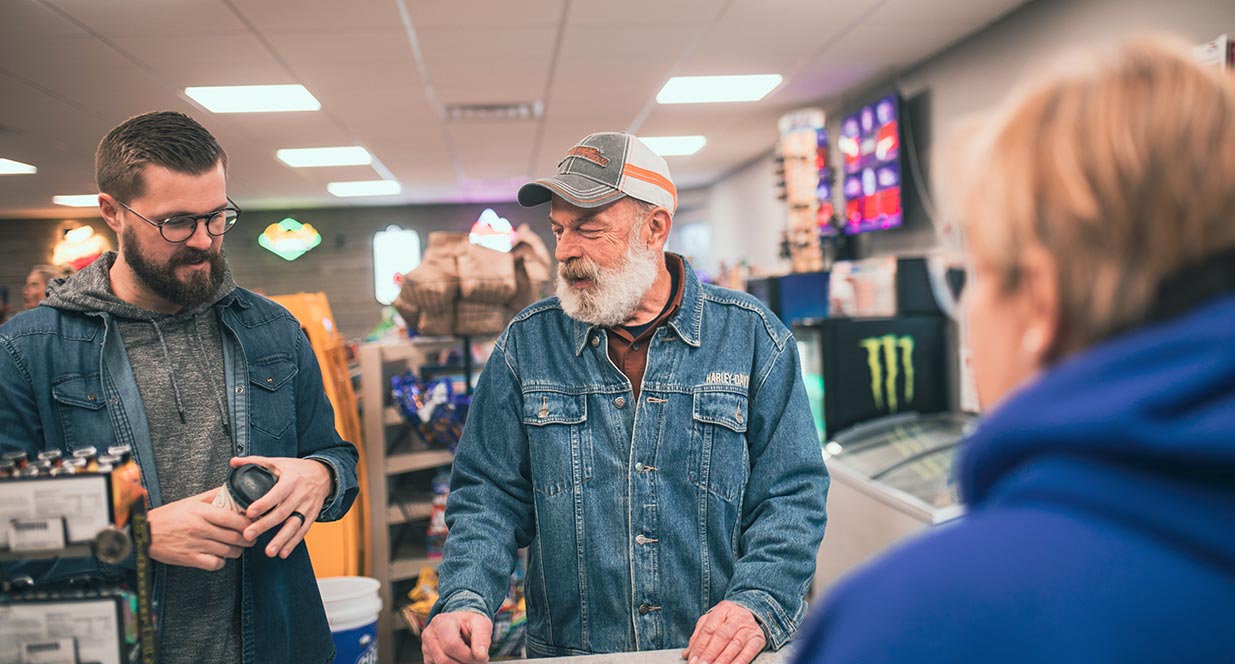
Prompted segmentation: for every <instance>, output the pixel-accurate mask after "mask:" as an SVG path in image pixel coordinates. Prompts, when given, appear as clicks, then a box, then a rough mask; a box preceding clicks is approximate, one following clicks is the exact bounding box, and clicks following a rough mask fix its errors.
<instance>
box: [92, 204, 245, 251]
mask: <svg viewBox="0 0 1235 664" xmlns="http://www.w3.org/2000/svg"><path fill="white" fill-rule="evenodd" d="M116 202H117V203H120V205H121V206H122V207H123V208H124V209H126V210H128V211H129V212H132V213H133V214H135V215H137V216H138V217H140V218H141V220H142V221H144V222H146V223H147V224H150V225H151V226H154V227H156V228H158V229H159V233H160V234H161V235H162V236H163V239H164V240H167V241H168V242H175V243H180V242H184V241H185V240H188V239H189V238H191V237H193V234H194V233H196V232H197V222H199V221H204V222H206V232H207V233H209V234H210V235H213V236H215V237H218V236H220V235H222V234H224V233H226V232H227V231H230V230H231V229H232V226H235V225H236V220H237V219H239V218H240V208H239V207H238V206H237V205H236V204H235V203H233V202H232V199H230V198H229V199H227V202H228V203H229V204H230V205H229V206H228V207H225V208H220V209H218V210H215V211H214V212H207V213H206V214H178V215H176V216H174V217H168V218H166V219H164V220H163V221H151V220H150V219H147V218H146V217H145V215H143V214H142V213H140V212H138V211H137V210H134V209H133V208H131V207H129V206H127V205H125V204H124V203H123V202H121V201H119V200H117V201H116Z"/></svg>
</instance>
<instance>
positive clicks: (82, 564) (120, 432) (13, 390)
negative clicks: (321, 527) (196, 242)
mask: <svg viewBox="0 0 1235 664" xmlns="http://www.w3.org/2000/svg"><path fill="white" fill-rule="evenodd" d="M214 309H215V312H216V314H217V315H218V316H219V320H220V322H221V324H222V330H223V362H224V366H225V367H226V372H227V376H226V385H227V394H226V398H227V401H228V412H229V415H230V419H231V431H232V438H233V441H232V442H233V444H234V445H235V453H236V455H237V456H242V455H244V456H247V455H259V456H268V457H301V458H311V459H318V460H320V461H322V462H324V463H326V464H328V465H329V466H330V467H331V468H332V469H333V471H334V477H335V491H334V493H333V497H332V498H330V499H329V500H328V501H327V504H326V505H325V507H324V508H323V510H322V512H321V515H320V516H319V517H318V520H319V521H334V520H337V519H339V518H341V517H342V516H343V515H344V514H346V513H347V510H348V508H350V507H351V504H352V501H353V500H354V499H355V497H356V494H357V492H358V487H357V481H356V462H357V459H358V455H357V452H356V448H355V447H354V446H353V445H352V444H351V443H348V442H345V441H343V440H342V439H340V438H339V435H338V434H337V433H336V432H335V428H334V410H333V408H331V405H330V402H329V401H328V400H327V398H326V395H325V392H324V390H323V388H322V374H321V369H320V368H319V367H318V364H317V359H316V357H315V356H314V355H313V350H312V348H310V346H309V342H308V339H307V338H306V337H305V335H304V332H302V331H301V329H300V324H299V322H297V321H296V319H295V318H294V317H293V316H292V315H291V314H290V313H288V311H287V310H286V309H284V308H283V307H281V306H279V305H277V304H275V303H274V302H271V301H270V300H267V299H265V298H262V297H260V296H258V295H256V294H254V293H252V292H250V291H247V290H244V289H241V288H237V289H236V290H234V291H233V292H232V293H231V294H229V295H227V296H225V297H224V298H223V299H221V300H220V301H219V302H218V303H217V304H215V306H214ZM111 445H129V446H130V447H132V450H133V456H134V458H135V459H136V460H137V462H138V464H139V466H140V467H141V472H142V482H143V484H145V487H146V490H147V491H148V493H149V506H150V507H152V508H154V507H159V506H160V505H162V504H163V501H162V499H161V496H160V492H159V482H158V477H157V474H156V471H155V463H154V451H153V447H152V445H151V441H150V433H149V431H148V428H147V425H146V413H145V408H144V406H143V404H142V400H141V396H140V394H139V392H138V388H137V383H136V381H135V378H134V374H133V369H132V366H131V365H130V363H129V359H128V354H127V352H126V350H125V347H124V342H123V340H122V339H121V337H120V334H119V332H118V330H117V325H116V322H115V319H114V318H113V317H112V316H111V315H110V314H107V313H103V312H92V313H83V312H74V311H62V310H58V309H54V308H51V307H48V306H41V307H38V308H37V309H35V310H33V311H31V312H28V313H26V314H23V315H21V316H18V317H16V318H14V319H13V320H12V321H10V322H9V323H8V324H7V325H4V326H3V327H0V451H6V452H7V451H11V450H25V451H26V452H28V453H30V454H31V455H33V454H36V453H37V452H40V451H42V450H47V449H59V450H62V451H64V452H66V453H69V452H72V450H74V449H76V448H80V447H86V446H92V447H96V448H98V449H106V448H107V447H108V446H111ZM277 532H278V529H272V530H270V531H268V532H267V533H265V534H263V535H262V536H260V537H259V538H258V539H257V541H256V543H255V544H254V545H253V546H252V547H251V548H248V549H245V551H244V554H243V556H242V558H241V560H242V563H241V565H242V567H241V586H242V588H241V612H242V614H241V615H242V617H241V632H242V640H243V644H242V649H243V653H244V662H245V663H246V664H256V663H258V662H260V663H262V664H265V663H267V662H298V663H299V662H329V661H331V660H332V659H333V657H334V646H333V644H332V642H331V638H330V628H329V626H328V625H327V622H326V615H325V611H324V610H323V608H322V603H321V596H320V595H319V593H318V589H317V583H316V581H315V579H314V575H313V568H312V565H311V563H310V561H309V554H308V551H307V549H306V548H305V546H304V544H303V543H302V544H301V545H299V546H297V547H296V549H295V551H293V553H292V554H291V555H290V556H288V558H287V559H286V560H281V559H279V558H273V559H272V558H267V557H266V555H265V554H264V550H265V546H266V544H268V543H269V541H270V540H271V539H273V537H274V535H275V534H276V533H277ZM126 567H127V568H128V569H126ZM131 569H132V565H131V559H130V564H129V565H126V566H121V567H114V566H110V565H106V564H103V563H100V562H98V561H97V560H95V559H93V558H73V559H59V560H56V561H55V562H53V563H51V564H50V565H48V564H46V563H23V564H21V565H14V566H12V570H13V571H11V572H10V573H17V572H20V573H24V574H30V575H31V576H33V577H34V578H35V581H36V583H39V582H52V581H57V580H61V579H65V578H68V577H75V576H91V577H97V578H116V577H118V576H121V575H124V574H126V572H131ZM164 570H165V566H164V565H162V564H156V565H155V574H154V604H155V612H156V615H158V614H160V613H161V606H162V601H163V599H164V598H163V597H162V594H163V588H162V579H163V575H164ZM171 600H172V601H175V598H171Z"/></svg>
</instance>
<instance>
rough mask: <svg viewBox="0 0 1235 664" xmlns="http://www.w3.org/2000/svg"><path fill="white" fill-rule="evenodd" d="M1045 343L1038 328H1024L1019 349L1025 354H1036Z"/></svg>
mask: <svg viewBox="0 0 1235 664" xmlns="http://www.w3.org/2000/svg"><path fill="white" fill-rule="evenodd" d="M1045 343H1046V337H1045V335H1043V334H1042V330H1040V329H1032V330H1025V334H1024V335H1022V336H1021V350H1022V351H1024V352H1025V354H1026V355H1037V354H1039V353H1041V352H1042V346H1043V345H1045Z"/></svg>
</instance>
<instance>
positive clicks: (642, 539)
mask: <svg viewBox="0 0 1235 664" xmlns="http://www.w3.org/2000/svg"><path fill="white" fill-rule="evenodd" d="M647 543H648V538H647V537H644V536H643V534H642V533H641V534H639V535H636V536H635V544H638V545H640V546H642V545H644V544H647Z"/></svg>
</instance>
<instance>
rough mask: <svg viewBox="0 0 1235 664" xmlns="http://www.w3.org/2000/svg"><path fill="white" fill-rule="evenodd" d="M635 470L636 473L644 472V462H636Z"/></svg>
mask: <svg viewBox="0 0 1235 664" xmlns="http://www.w3.org/2000/svg"><path fill="white" fill-rule="evenodd" d="M635 472H636V473H642V472H643V464H642V463H636V464H635Z"/></svg>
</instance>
